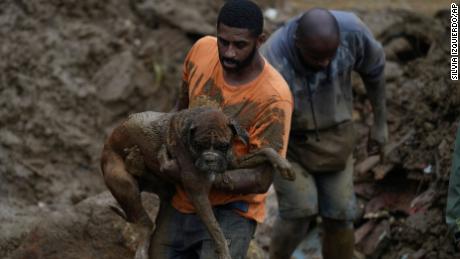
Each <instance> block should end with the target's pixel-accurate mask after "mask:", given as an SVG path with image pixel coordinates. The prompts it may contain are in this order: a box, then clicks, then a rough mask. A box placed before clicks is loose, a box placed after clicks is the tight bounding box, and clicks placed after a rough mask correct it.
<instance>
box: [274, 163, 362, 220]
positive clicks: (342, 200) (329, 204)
mask: <svg viewBox="0 0 460 259" xmlns="http://www.w3.org/2000/svg"><path fill="white" fill-rule="evenodd" d="M290 162H291V163H292V166H293V168H294V171H295V173H296V180H295V181H288V180H285V179H283V178H282V177H281V176H279V175H277V174H275V179H274V186H275V190H276V195H277V198H278V206H279V213H280V217H282V218H284V219H291V218H304V217H309V216H313V215H317V214H319V215H320V216H322V217H327V218H331V219H337V220H353V219H354V218H355V217H356V213H357V212H356V211H357V208H356V197H355V194H354V190H353V159H352V157H351V156H350V157H349V158H348V160H347V165H346V168H345V169H344V170H343V171H339V172H321V173H315V174H311V173H309V172H307V170H306V169H305V168H303V167H302V166H301V165H300V164H298V163H296V162H295V161H290Z"/></svg>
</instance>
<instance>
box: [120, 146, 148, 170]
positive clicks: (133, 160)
mask: <svg viewBox="0 0 460 259" xmlns="http://www.w3.org/2000/svg"><path fill="white" fill-rule="evenodd" d="M124 152H125V154H126V157H125V168H126V170H127V171H128V172H129V173H130V174H132V175H137V176H140V175H142V174H143V173H144V171H145V163H144V157H143V156H142V152H141V150H140V148H139V147H138V146H133V147H131V148H125V149H124Z"/></svg>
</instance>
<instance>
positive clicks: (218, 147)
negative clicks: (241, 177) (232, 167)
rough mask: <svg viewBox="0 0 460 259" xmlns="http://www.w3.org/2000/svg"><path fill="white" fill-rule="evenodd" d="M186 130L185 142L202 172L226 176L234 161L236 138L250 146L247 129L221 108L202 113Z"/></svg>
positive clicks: (194, 118) (195, 117) (192, 120)
mask: <svg viewBox="0 0 460 259" xmlns="http://www.w3.org/2000/svg"><path fill="white" fill-rule="evenodd" d="M186 130H187V133H186V140H185V142H186V143H187V146H188V147H189V150H190V153H191V154H192V157H193V160H194V161H195V166H196V168H197V169H198V170H199V171H202V172H214V173H223V172H224V171H225V170H226V169H227V167H228V164H229V163H230V161H231V160H232V158H233V154H232V143H233V140H234V138H235V137H237V138H240V139H241V140H242V141H243V143H245V144H246V145H247V144H248V142H249V137H248V134H247V132H246V130H244V129H242V128H241V127H240V126H239V125H238V123H236V122H235V120H232V119H229V118H228V117H227V116H226V115H225V114H224V113H223V112H222V111H220V110H217V109H206V110H204V111H203V112H200V113H198V114H197V115H196V116H194V117H193V118H192V119H191V120H190V122H189V124H188V127H187V129H186Z"/></svg>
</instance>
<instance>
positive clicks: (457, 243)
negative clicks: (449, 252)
mask: <svg viewBox="0 0 460 259" xmlns="http://www.w3.org/2000/svg"><path fill="white" fill-rule="evenodd" d="M453 242H454V248H455V251H456V252H460V230H459V231H456V232H454V234H453Z"/></svg>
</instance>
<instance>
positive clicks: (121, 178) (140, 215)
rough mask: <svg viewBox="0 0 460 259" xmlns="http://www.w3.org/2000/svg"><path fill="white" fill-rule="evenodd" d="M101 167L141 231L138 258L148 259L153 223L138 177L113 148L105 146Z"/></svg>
mask: <svg viewBox="0 0 460 259" xmlns="http://www.w3.org/2000/svg"><path fill="white" fill-rule="evenodd" d="M101 168H102V173H103V177H104V181H105V184H106V185H107V187H108V188H109V190H110V192H111V193H112V195H113V196H114V197H115V199H116V200H117V202H118V204H119V205H120V206H121V208H122V209H123V211H124V214H125V215H126V220H127V221H128V222H131V223H134V224H135V226H136V228H140V231H141V243H140V246H139V247H138V250H137V252H136V257H135V258H136V259H148V248H149V247H148V246H149V244H150V241H149V239H150V233H151V230H152V227H153V223H152V221H151V220H150V218H149V216H148V214H147V212H146V211H145V209H144V207H143V206H142V202H141V196H140V190H139V186H138V183H137V181H136V179H134V177H133V176H132V175H130V174H129V173H128V172H127V171H126V168H125V164H124V161H123V158H122V157H121V156H120V155H118V154H117V153H115V152H114V151H113V150H112V149H110V148H107V147H104V150H103V153H102V159H101Z"/></svg>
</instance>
